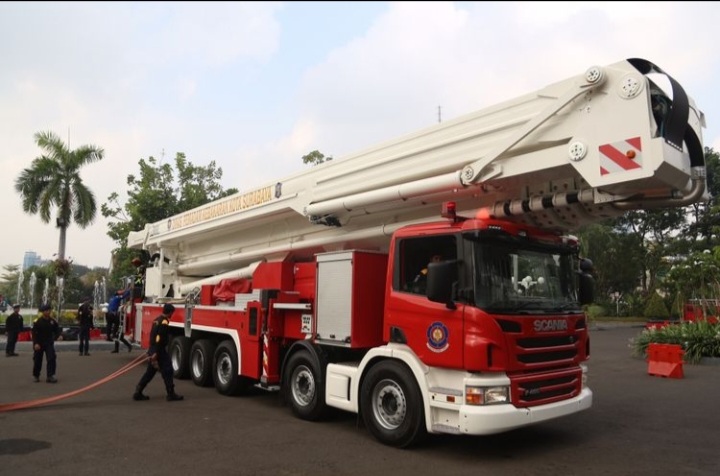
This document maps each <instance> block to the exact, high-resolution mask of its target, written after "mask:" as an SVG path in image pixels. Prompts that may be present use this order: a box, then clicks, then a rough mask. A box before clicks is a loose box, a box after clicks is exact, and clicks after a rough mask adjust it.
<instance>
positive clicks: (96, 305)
mask: <svg viewBox="0 0 720 476" xmlns="http://www.w3.org/2000/svg"><path fill="white" fill-rule="evenodd" d="M102 302H103V301H102V288H101V287H100V283H99V282H97V280H96V281H95V286H94V287H93V309H94V312H93V316H94V317H96V316H99V315H100V310H101V308H100V305H101V304H102Z"/></svg>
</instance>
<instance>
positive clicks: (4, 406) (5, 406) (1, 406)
mask: <svg viewBox="0 0 720 476" xmlns="http://www.w3.org/2000/svg"><path fill="white" fill-rule="evenodd" d="M147 359H148V356H147V354H141V355H139V356H138V357H137V358H136V359H135V360H133V361H132V362H130V363H129V364H126V365H124V366H123V367H121V368H120V369H118V370H116V371H115V372H113V373H111V374H110V375H108V376H107V377H105V378H102V379H100V380H98V381H97V382H95V383H91V384H90V385H88V386H86V387H83V388H81V389H78V390H73V391H72V392H68V393H64V394H62V395H56V396H54V397H47V398H38V399H37V400H31V401H29V402H16V403H0V413H2V412H9V411H11V410H23V409H25V408H32V407H39V406H41V405H48V404H50V403H54V402H57V401H60V400H64V399H66V398H70V397H74V396H75V395H78V394H80V393H83V392H86V391H88V390H90V389H93V388H95V387H98V386H100V385H102V384H104V383H107V382H109V381H110V380H112V379H114V378H117V377H119V376H121V375H122V374H124V373H126V372H129V371H130V370H132V369H134V368H135V367H137V366H138V365H140V364H142V363H144V362H146V361H147Z"/></svg>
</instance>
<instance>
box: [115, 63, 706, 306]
mask: <svg viewBox="0 0 720 476" xmlns="http://www.w3.org/2000/svg"><path fill="white" fill-rule="evenodd" d="M649 74H653V75H658V76H664V77H665V78H666V79H667V81H668V82H669V83H670V87H671V89H672V91H670V92H668V93H666V92H663V91H662V90H661V89H660V88H659V87H658V86H657V84H656V83H655V82H654V81H653V80H652V79H651V78H650V77H649V76H648V75H649ZM653 78H654V76H653ZM704 125H705V124H704V116H703V114H702V112H701V111H700V110H699V109H698V108H697V107H696V106H695V104H694V102H693V101H692V100H691V99H690V98H688V96H687V95H686V94H685V92H684V90H683V89H682V87H681V86H680V85H679V84H678V83H677V82H676V81H675V80H674V79H672V78H671V77H670V76H668V75H666V74H665V73H664V72H663V71H662V70H660V69H659V68H657V67H656V66H655V65H653V64H652V63H649V62H648V61H645V60H641V59H629V60H626V61H620V62H618V63H615V64H612V65H609V66H605V67H598V66H593V67H591V68H589V69H588V70H587V71H586V72H585V73H583V74H580V75H578V76H576V77H572V78H569V79H567V80H565V81H561V82H558V83H555V84H552V85H550V86H547V87H545V88H543V89H541V90H538V91H536V92H534V93H532V94H527V95H524V96H521V97H519V98H516V99H513V100H509V101H506V102H504V103H501V104H498V105H496V106H493V107H490V108H486V109H483V110H480V111H477V112H475V113H471V114H468V115H465V116H462V117H459V118H457V119H455V120H451V121H447V122H443V123H441V124H438V125H435V126H432V127H429V128H427V129H424V130H421V131H418V132H416V133H413V134H409V135H406V136H404V137H400V138H398V139H395V140H392V141H388V142H384V143H382V144H379V145H377V146H375V147H371V148H369V149H366V150H364V151H361V152H358V153H356V154H352V155H349V156H347V157H344V158H340V159H336V160H333V161H329V162H325V163H323V164H321V165H318V166H315V167H312V168H310V169H307V170H305V171H302V172H300V173H297V174H295V175H291V176H289V177H286V178H285V179H282V180H279V181H277V182H274V183H271V184H267V185H265V186H262V187H259V188H257V189H255V190H252V191H250V192H241V193H238V194H235V195H232V196H229V197H225V198H223V199H220V200H217V201H214V202H212V203H208V204H206V205H203V206H201V207H198V208H195V209H193V210H190V211H187V212H184V213H181V214H179V215H176V216H173V217H170V218H168V219H166V220H163V221H160V222H157V223H153V224H149V225H147V226H146V227H145V229H144V230H140V231H137V232H133V233H131V234H130V236H129V237H128V247H130V248H138V249H144V250H146V251H147V252H148V253H149V256H153V257H154V259H153V260H152V262H151V264H153V265H154V266H152V267H150V268H148V270H147V282H146V294H147V295H149V296H154V297H165V296H167V294H168V291H169V288H170V286H171V285H172V286H173V293H174V295H175V297H179V296H181V295H184V294H186V293H188V292H190V291H191V290H192V289H193V288H196V287H197V286H199V285H200V284H210V283H217V282H219V281H220V280H221V279H224V278H227V277H248V276H250V275H251V274H252V270H253V269H254V267H255V266H257V264H258V263H259V262H261V261H263V260H278V259H285V258H287V257H289V256H291V255H292V256H293V257H295V258H297V259H304V258H309V257H311V256H312V255H313V254H314V253H317V252H321V251H330V250H339V249H352V248H365V249H380V250H384V249H387V244H388V243H389V237H390V235H391V234H392V232H393V231H394V230H396V229H397V228H399V227H402V226H404V225H407V224H411V223H418V222H426V221H430V220H434V219H435V218H436V217H437V216H438V211H439V207H438V204H439V203H441V202H443V201H447V200H453V201H455V202H456V203H457V209H458V210H459V211H460V212H462V213H463V214H466V215H467V214H471V215H475V214H478V215H477V216H494V217H498V218H506V219H508V220H513V221H522V222H525V223H528V224H532V225H535V226H540V227H543V228H547V229H554V230H558V231H572V230H574V229H576V228H577V227H579V226H581V225H583V224H585V223H590V222H594V221H598V220H601V219H604V218H608V217H613V216H617V215H619V214H621V213H623V212H624V211H626V210H630V209H647V208H657V207H676V206H685V205H689V204H692V203H695V202H698V201H700V200H703V199H707V192H706V190H705V164H704V154H703V147H702V134H701V129H702V127H704Z"/></svg>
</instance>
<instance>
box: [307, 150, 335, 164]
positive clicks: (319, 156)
mask: <svg viewBox="0 0 720 476" xmlns="http://www.w3.org/2000/svg"><path fill="white" fill-rule="evenodd" d="M332 159H333V158H332V156H327V157H326V156H325V154H323V153H321V152H320V151H318V150H313V151H312V152H309V153H308V154H307V155H303V156H302V161H303V164H312V165H319V164H322V163H324V162H329V161H331V160H332Z"/></svg>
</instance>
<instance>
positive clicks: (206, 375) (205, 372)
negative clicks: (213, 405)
mask: <svg viewBox="0 0 720 476" xmlns="http://www.w3.org/2000/svg"><path fill="white" fill-rule="evenodd" d="M214 353H215V343H214V342H213V341H211V340H208V339H200V340H196V341H195V342H194V343H193V345H192V348H191V349H190V377H192V380H193V382H195V385H197V386H198V387H209V386H211V385H212V384H213V354H214Z"/></svg>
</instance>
